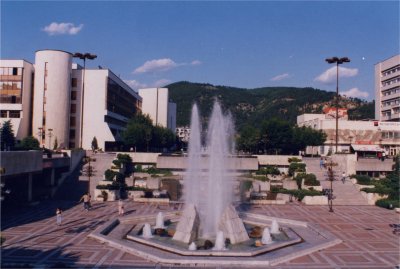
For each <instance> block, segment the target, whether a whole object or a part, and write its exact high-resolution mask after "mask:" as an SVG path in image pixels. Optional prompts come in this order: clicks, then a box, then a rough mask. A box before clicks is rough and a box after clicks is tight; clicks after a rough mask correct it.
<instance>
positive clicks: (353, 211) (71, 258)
mask: <svg viewBox="0 0 400 269" xmlns="http://www.w3.org/2000/svg"><path fill="white" fill-rule="evenodd" d="M181 206H182V205H180V206H179V207H174V206H172V205H170V206H168V205H157V204H140V203H133V202H127V206H126V214H128V215H132V216H133V215H141V214H155V213H157V212H159V211H163V212H170V211H174V210H180V209H181ZM56 207H62V208H64V214H63V224H62V226H57V225H56V219H55V209H56ZM246 210H249V211H250V212H254V213H258V214H266V215H270V216H275V217H280V218H290V219H294V220H301V221H308V222H312V223H315V224H317V225H319V226H320V227H321V228H323V229H326V230H328V231H330V232H332V233H333V234H334V235H335V236H337V237H338V238H340V239H341V240H343V243H341V244H339V245H336V246H333V247H330V248H328V249H325V250H321V251H318V252H314V253H312V254H310V255H307V256H303V257H300V258H296V259H294V260H291V261H289V262H286V263H283V264H279V265H277V266H275V267H271V268H370V269H372V268H395V267H396V266H397V265H399V264H400V256H399V255H400V254H399V253H400V246H399V240H400V236H399V235H396V234H394V233H393V228H392V227H390V226H389V225H390V224H398V223H400V220H399V217H400V215H399V214H396V213H395V212H394V211H389V210H386V209H382V208H379V207H375V206H336V207H334V210H335V212H334V213H329V212H328V207H327V206H305V205H302V204H299V203H291V204H288V205H265V206H253V207H250V208H246ZM117 214H118V213H117V202H104V203H103V202H94V203H93V208H92V210H90V211H88V212H87V211H85V210H83V206H82V204H77V203H76V202H71V201H46V202H42V203H40V204H38V205H36V206H32V207H29V208H21V209H19V211H18V212H16V211H14V212H2V223H1V229H2V236H3V237H5V238H6V241H5V242H4V243H3V246H2V250H1V262H2V268H15V267H19V268H21V267H30V268H60V267H80V268H172V266H171V265H163V264H155V263H153V262H150V261H147V260H144V259H143V258H140V257H136V256H134V255H132V254H128V253H125V252H123V251H121V250H118V249H114V248H112V247H109V246H107V245H106V244H102V243H100V242H97V241H95V240H94V239H90V238H88V237H87V236H88V234H89V233H91V232H92V231H93V230H94V229H95V228H96V227H98V226H99V225H101V224H103V223H105V222H106V221H107V220H110V219H111V218H116V217H117ZM176 267H180V266H179V265H176ZM218 268H220V267H218Z"/></svg>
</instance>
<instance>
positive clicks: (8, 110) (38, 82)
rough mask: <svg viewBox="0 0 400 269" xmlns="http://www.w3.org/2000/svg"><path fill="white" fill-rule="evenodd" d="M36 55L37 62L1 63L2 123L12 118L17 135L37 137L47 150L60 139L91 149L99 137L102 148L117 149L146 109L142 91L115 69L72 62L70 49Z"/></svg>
mask: <svg viewBox="0 0 400 269" xmlns="http://www.w3.org/2000/svg"><path fill="white" fill-rule="evenodd" d="M35 56H36V57H35V64H34V66H33V65H32V64H30V63H28V62H26V61H23V60H16V61H9V60H2V61H1V62H0V64H1V65H0V67H1V72H2V73H1V77H0V80H1V121H2V122H4V121H5V120H8V119H10V118H11V119H12V124H13V127H14V132H15V133H16V137H17V139H22V138H24V137H26V136H28V135H33V136H35V137H36V138H37V139H38V140H39V141H40V143H41V145H43V146H45V147H47V148H53V146H54V142H55V140H56V139H57V144H58V146H59V147H62V148H79V147H82V148H84V149H90V148H91V143H92V140H93V138H94V137H96V139H97V142H98V146H99V147H100V148H103V149H105V150H107V149H110V150H117V149H118V147H119V141H120V140H121V132H122V131H123V130H124V129H125V126H126V124H127V122H128V120H129V119H130V118H132V117H133V115H134V114H135V113H136V112H137V111H140V110H141V102H142V98H141V97H140V96H139V95H138V94H137V92H135V91H133V90H132V89H131V88H130V87H129V86H128V85H127V84H126V83H125V82H123V81H122V80H121V79H120V78H119V77H118V76H116V75H115V74H114V73H112V72H111V71H110V70H109V69H86V70H84V69H83V68H82V67H81V66H79V65H77V64H74V63H72V60H73V55H72V54H71V53H69V52H66V51H60V50H39V51H37V52H36V55H35ZM33 81H34V86H32V83H33ZM33 89H34V90H33ZM32 107H33V108H32ZM31 118H32V121H31ZM82 119H83V121H82Z"/></svg>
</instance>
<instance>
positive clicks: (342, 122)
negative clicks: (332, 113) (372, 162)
mask: <svg viewBox="0 0 400 269" xmlns="http://www.w3.org/2000/svg"><path fill="white" fill-rule="evenodd" d="M338 123H339V128H338V151H339V152H349V151H350V147H353V148H355V147H357V146H358V145H363V146H364V147H365V148H366V149H368V148H370V149H371V150H372V151H375V150H384V151H385V152H386V153H387V154H388V155H390V156H395V155H397V154H399V153H400V122H384V121H352V120H347V119H346V118H341V119H339V122H338ZM297 125H298V126H300V127H301V126H307V127H311V128H313V129H316V130H322V131H323V132H324V133H325V134H326V135H327V138H326V141H325V144H324V145H321V146H319V147H313V148H311V147H309V149H308V150H311V151H313V153H314V154H316V153H317V152H318V153H319V154H321V155H326V154H328V152H332V153H333V152H334V150H335V138H336V124H335V119H332V118H330V117H329V115H327V114H303V115H299V116H297ZM310 153H311V152H310Z"/></svg>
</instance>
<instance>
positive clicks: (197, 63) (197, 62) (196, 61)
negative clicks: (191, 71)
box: [190, 60, 202, 65]
mask: <svg viewBox="0 0 400 269" xmlns="http://www.w3.org/2000/svg"><path fill="white" fill-rule="evenodd" d="M200 64H202V62H200V61H199V60H194V61H192V62H191V63H190V65H200Z"/></svg>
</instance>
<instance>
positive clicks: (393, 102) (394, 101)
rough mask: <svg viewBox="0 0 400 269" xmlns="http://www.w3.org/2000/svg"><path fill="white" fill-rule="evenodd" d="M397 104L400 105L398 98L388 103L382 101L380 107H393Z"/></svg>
mask: <svg viewBox="0 0 400 269" xmlns="http://www.w3.org/2000/svg"><path fill="white" fill-rule="evenodd" d="M398 104H400V98H397V99H392V100H388V101H383V102H382V107H385V106H393V105H398Z"/></svg>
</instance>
